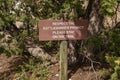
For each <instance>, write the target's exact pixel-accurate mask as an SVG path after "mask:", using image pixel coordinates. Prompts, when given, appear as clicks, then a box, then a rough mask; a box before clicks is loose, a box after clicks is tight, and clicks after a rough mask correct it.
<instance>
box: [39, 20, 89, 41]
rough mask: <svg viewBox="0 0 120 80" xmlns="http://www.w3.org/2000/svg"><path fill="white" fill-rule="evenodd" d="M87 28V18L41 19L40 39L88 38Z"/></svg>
mask: <svg viewBox="0 0 120 80" xmlns="http://www.w3.org/2000/svg"><path fill="white" fill-rule="evenodd" d="M87 28H88V21H87V20H76V21H63V20H41V21H40V23H39V40H40V41H47V40H81V39H85V38H87V34H88V30H87Z"/></svg>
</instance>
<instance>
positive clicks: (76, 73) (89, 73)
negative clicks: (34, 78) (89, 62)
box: [48, 63, 103, 80]
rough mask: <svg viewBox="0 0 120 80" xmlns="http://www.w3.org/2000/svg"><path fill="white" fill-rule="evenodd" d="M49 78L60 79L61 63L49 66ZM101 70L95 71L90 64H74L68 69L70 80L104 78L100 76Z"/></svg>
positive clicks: (51, 79)
mask: <svg viewBox="0 0 120 80" xmlns="http://www.w3.org/2000/svg"><path fill="white" fill-rule="evenodd" d="M49 70H50V72H51V74H50V75H48V80H59V63H56V64H55V65H51V66H50V67H49ZM98 72H99V70H96V71H93V70H91V69H90V66H82V67H80V66H79V65H73V66H72V67H69V70H68V80H103V79H100V78H99V77H98V75H97V74H98Z"/></svg>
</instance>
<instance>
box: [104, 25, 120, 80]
mask: <svg viewBox="0 0 120 80" xmlns="http://www.w3.org/2000/svg"><path fill="white" fill-rule="evenodd" d="M119 32H120V28H119V27H118V28H114V29H113V30H111V31H107V32H106V35H107V36H108V40H107V42H108V45H107V47H108V48H107V49H108V50H109V52H108V55H106V61H107V62H108V63H109V64H110V65H111V67H112V68H114V73H113V74H112V75H111V80H117V79H119V76H120V44H119V43H120V34H119Z"/></svg>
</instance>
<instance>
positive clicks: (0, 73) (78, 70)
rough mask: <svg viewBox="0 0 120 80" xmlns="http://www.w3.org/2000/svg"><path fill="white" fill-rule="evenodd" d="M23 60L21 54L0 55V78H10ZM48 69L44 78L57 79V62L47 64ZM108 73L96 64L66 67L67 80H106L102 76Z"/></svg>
mask: <svg viewBox="0 0 120 80" xmlns="http://www.w3.org/2000/svg"><path fill="white" fill-rule="evenodd" d="M24 61H25V59H24V58H22V57H21V56H12V57H9V58H7V57H6V56H5V55H0V80H3V78H4V77H8V78H7V79H8V80H12V77H14V75H15V74H16V73H17V68H16V67H17V66H19V65H22V62H24ZM48 69H49V71H50V73H49V74H48V76H47V79H45V80H59V71H60V70H59V62H57V63H55V64H52V65H49V66H48ZM106 72H107V73H106ZM108 73H109V71H108V69H105V68H99V67H96V66H95V68H92V67H91V66H90V65H79V64H74V65H72V66H71V67H68V78H69V80H108V79H103V78H102V77H103V76H105V77H108V76H109V75H107V74H108ZM9 78H10V79H9ZM13 80H14V79H13ZM36 80H39V79H36Z"/></svg>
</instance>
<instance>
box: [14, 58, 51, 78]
mask: <svg viewBox="0 0 120 80" xmlns="http://www.w3.org/2000/svg"><path fill="white" fill-rule="evenodd" d="M49 73H50V72H49V70H48V68H47V67H46V66H45V64H44V63H42V62H41V61H40V60H39V59H36V58H33V57H31V58H30V59H29V62H28V63H25V64H24V66H21V67H20V69H19V73H17V74H16V75H15V79H20V80H46V77H47V75H48V74H49Z"/></svg>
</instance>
